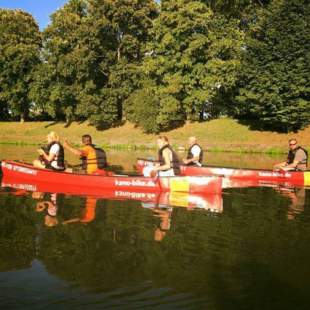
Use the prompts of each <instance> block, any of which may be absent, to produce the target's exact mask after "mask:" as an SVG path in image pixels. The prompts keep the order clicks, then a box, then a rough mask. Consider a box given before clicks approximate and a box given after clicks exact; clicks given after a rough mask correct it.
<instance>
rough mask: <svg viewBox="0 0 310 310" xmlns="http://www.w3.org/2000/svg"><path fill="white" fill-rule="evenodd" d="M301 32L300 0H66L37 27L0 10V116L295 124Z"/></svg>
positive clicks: (305, 71) (300, 94)
mask: <svg viewBox="0 0 310 310" xmlns="http://www.w3.org/2000/svg"><path fill="white" fill-rule="evenodd" d="M309 33H310V31H309V3H308V1H305V0H293V1H288V0H162V1H160V2H159V1H155V0H145V1H137V0H69V1H68V2H67V4H65V5H64V7H62V8H60V9H59V10H58V11H56V12H55V13H54V14H53V15H52V16H51V23H50V24H49V26H48V27H47V28H46V29H45V30H44V31H43V32H42V34H40V32H39V31H38V27H37V25H36V23H35V22H34V20H33V18H32V17H31V15H29V14H28V13H25V12H22V11H19V10H17V11H11V10H1V11H0V34H1V36H0V40H1V41H0V43H1V49H0V68H1V72H0V82H1V83H0V113H1V115H0V117H1V119H2V120H4V119H12V120H14V119H16V118H17V117H19V118H20V119H24V118H26V117H30V118H37V119H39V118H40V119H44V118H45V119H46V118H49V119H53V120H56V121H58V120H66V121H67V122H68V123H69V122H70V121H72V120H88V121H89V122H90V124H92V125H94V126H96V127H98V128H102V129H103V128H109V127H112V126H115V125H118V124H120V123H121V122H123V121H125V120H129V121H131V122H133V123H135V124H136V125H138V126H140V127H142V128H143V130H144V131H146V132H153V133H155V132H160V131H164V130H169V129H171V128H175V127H177V126H180V125H182V124H184V122H186V121H203V120H206V119H207V118H210V117H213V118H216V117H218V116H221V115H227V116H232V117H237V118H241V119H247V120H250V122H251V123H252V124H253V123H254V122H255V123H257V121H259V124H260V125H262V126H263V127H264V128H267V129H272V130H274V129H276V130H286V131H289V130H298V129H300V128H303V127H305V126H307V125H308V124H309V116H310V115H309V113H310V109H309V84H310V83H309V76H310V74H309V73H310V72H309V70H310V69H309V68H310V65H309V62H310V60H309V59H310V58H309V57H310V56H309V47H310V46H309V44H310V43H309V42H310V40H309ZM41 37H42V44H41Z"/></svg>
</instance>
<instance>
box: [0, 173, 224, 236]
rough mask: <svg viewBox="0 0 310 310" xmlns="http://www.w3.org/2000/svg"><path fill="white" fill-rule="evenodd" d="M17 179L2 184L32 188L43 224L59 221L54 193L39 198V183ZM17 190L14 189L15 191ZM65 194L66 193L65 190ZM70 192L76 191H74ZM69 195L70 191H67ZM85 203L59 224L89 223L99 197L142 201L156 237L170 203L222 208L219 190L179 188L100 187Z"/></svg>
mask: <svg viewBox="0 0 310 310" xmlns="http://www.w3.org/2000/svg"><path fill="white" fill-rule="evenodd" d="M16 181H17V180H16V179H15V180H14V179H11V178H6V177H4V178H3V180H2V187H7V188H13V189H14V190H15V193H20V194H23V193H24V194H25V193H27V192H32V198H34V199H36V200H38V199H39V200H40V201H39V202H38V203H37V206H36V211H37V212H43V211H44V212H46V215H45V224H46V225H47V226H50V227H51V226H56V225H57V224H59V222H60V221H59V220H58V219H57V210H58V208H57V201H56V200H57V193H53V194H50V200H47V199H45V200H42V199H44V198H45V197H48V195H47V194H43V189H47V187H43V188H42V187H41V184H40V183H38V184H36V183H31V184H30V183H29V184H28V183H18V182H16ZM16 190H17V191H16ZM64 194H66V193H65V192H64ZM73 195H79V193H78V192H77V193H75V194H73ZM70 196H72V193H70ZM84 197H86V203H85V207H84V208H83V210H82V212H81V215H80V216H78V217H74V218H71V219H66V220H64V221H62V222H61V223H62V224H71V223H90V222H92V221H93V220H94V219H95V216H96V206H97V200H98V199H109V200H134V201H141V205H142V207H143V208H148V209H151V210H152V212H153V213H154V215H155V216H156V217H159V218H160V225H159V227H158V230H157V231H156V236H155V240H159V239H162V238H163V237H164V236H165V235H166V232H167V230H169V229H170V222H171V214H172V207H185V208H187V210H194V209H200V210H205V211H207V212H211V213H214V214H217V213H222V212H223V200H222V195H221V194H190V193H182V192H164V193H149V192H147V193H144V192H129V191H111V190H110V191H102V193H101V195H99V196H92V195H87V196H84Z"/></svg>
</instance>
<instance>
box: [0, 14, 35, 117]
mask: <svg viewBox="0 0 310 310" xmlns="http://www.w3.org/2000/svg"><path fill="white" fill-rule="evenodd" d="M40 46H41V35H40V31H39V27H38V25H37V23H36V22H35V20H34V19H33V17H32V16H31V15H30V14H28V13H26V12H23V11H21V10H4V9H0V103H1V112H4V113H6V114H7V113H10V115H11V116H12V117H13V118H19V119H20V120H21V121H24V120H25V119H26V118H27V117H28V114H29V109H30V104H31V101H30V99H29V87H30V83H31V81H32V76H33V69H34V67H35V66H36V65H37V64H38V63H39V62H40V58H39V53H40Z"/></svg>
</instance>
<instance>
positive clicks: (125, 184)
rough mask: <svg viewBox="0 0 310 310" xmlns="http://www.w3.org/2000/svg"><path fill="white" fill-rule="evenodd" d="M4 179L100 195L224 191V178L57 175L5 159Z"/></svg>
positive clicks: (58, 173)
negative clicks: (114, 191) (110, 191)
mask: <svg viewBox="0 0 310 310" xmlns="http://www.w3.org/2000/svg"><path fill="white" fill-rule="evenodd" d="M1 168H2V174H3V176H4V177H11V178H16V180H18V181H25V182H26V183H28V182H29V181H34V182H41V183H43V184H47V185H49V186H51V185H52V186H53V188H54V189H55V192H66V193H76V192H77V191H78V192H79V193H80V194H89V195H100V193H101V192H102V191H105V190H119V191H130V192H140V191H143V192H150V193H160V192H188V193H208V194H218V193H221V191H222V178H221V177H219V176H203V177H196V176H176V177H158V178H152V177H142V176H137V177H136V176H126V175H111V176H103V175H86V174H77V173H69V172H57V171H52V170H47V169H39V168H34V167H33V166H32V165H29V164H24V163H20V162H14V161H6V160H3V161H2V163H1Z"/></svg>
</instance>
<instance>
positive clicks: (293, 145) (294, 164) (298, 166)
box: [273, 139, 308, 171]
mask: <svg viewBox="0 0 310 310" xmlns="http://www.w3.org/2000/svg"><path fill="white" fill-rule="evenodd" d="M288 143H289V152H288V154H287V160H286V161H284V162H281V163H278V164H276V165H274V166H273V170H285V171H291V170H298V171H305V170H307V163H308V152H307V150H305V149H304V148H302V147H301V146H299V145H298V143H297V140H296V139H290V140H289V141H288Z"/></svg>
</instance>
